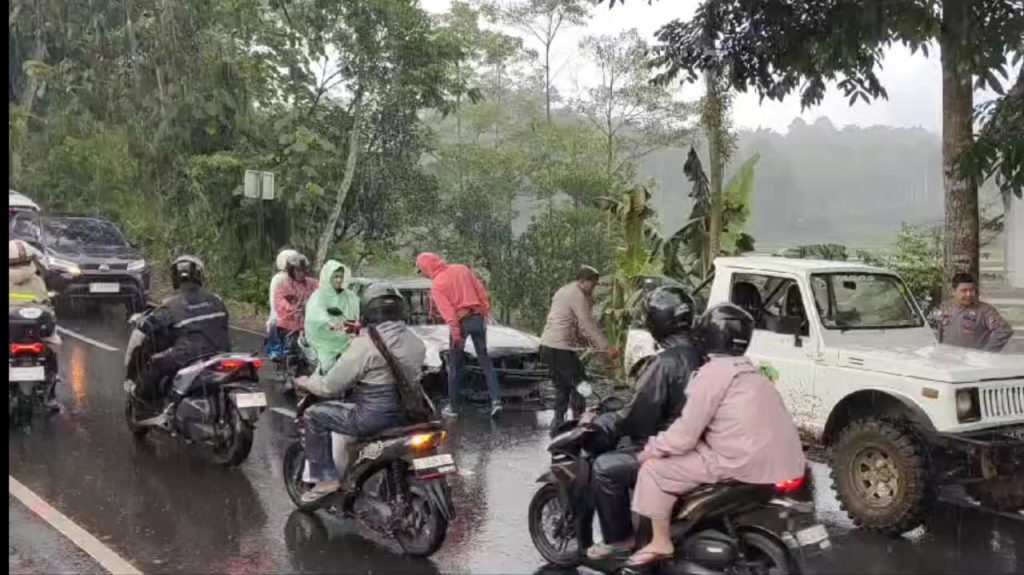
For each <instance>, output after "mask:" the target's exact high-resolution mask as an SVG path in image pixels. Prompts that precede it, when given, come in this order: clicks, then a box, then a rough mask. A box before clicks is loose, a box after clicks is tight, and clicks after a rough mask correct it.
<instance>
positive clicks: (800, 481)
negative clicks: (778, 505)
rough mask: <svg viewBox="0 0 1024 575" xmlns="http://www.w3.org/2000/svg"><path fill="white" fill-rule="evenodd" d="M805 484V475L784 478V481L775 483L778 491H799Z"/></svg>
mask: <svg viewBox="0 0 1024 575" xmlns="http://www.w3.org/2000/svg"><path fill="white" fill-rule="evenodd" d="M803 485H804V478H803V477H794V478H793V479H783V480H782V481H780V482H778V483H776V484H775V491H776V493H793V492H795V491H798V490H799V489H800V488H801V487H803Z"/></svg>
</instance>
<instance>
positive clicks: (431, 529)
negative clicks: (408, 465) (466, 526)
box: [394, 483, 448, 557]
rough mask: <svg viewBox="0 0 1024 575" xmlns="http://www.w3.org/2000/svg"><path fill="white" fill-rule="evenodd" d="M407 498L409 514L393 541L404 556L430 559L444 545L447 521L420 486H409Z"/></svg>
mask: <svg viewBox="0 0 1024 575" xmlns="http://www.w3.org/2000/svg"><path fill="white" fill-rule="evenodd" d="M408 497H409V501H408V505H409V508H408V509H409V514H408V516H407V517H405V518H404V519H403V520H402V522H401V524H400V527H399V528H398V529H396V530H395V532H394V536H395V539H396V540H397V541H398V543H399V545H400V546H401V548H402V551H403V552H404V553H405V554H406V555H409V556H412V557H430V556H431V555H433V554H434V553H436V552H437V550H438V549H440V548H441V545H442V544H443V543H444V538H445V536H446V535H447V533H448V520H447V519H445V518H444V516H443V515H441V510H439V509H437V508H435V507H434V505H433V504H432V503H431V502H430V499H429V498H428V497H427V493H426V489H425V488H424V487H423V486H422V485H419V484H418V483H413V484H412V485H410V486H409V494H408Z"/></svg>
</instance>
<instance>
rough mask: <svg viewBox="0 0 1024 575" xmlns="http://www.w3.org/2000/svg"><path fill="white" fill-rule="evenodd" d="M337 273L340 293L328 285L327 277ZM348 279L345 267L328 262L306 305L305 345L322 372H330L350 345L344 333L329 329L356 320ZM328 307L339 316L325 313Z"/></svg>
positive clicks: (356, 306) (355, 304) (355, 301)
mask: <svg viewBox="0 0 1024 575" xmlns="http://www.w3.org/2000/svg"><path fill="white" fill-rule="evenodd" d="M339 270H341V271H342V272H343V274H344V276H343V277H344V279H343V280H342V284H341V285H342V289H341V291H338V290H335V289H334V286H333V285H331V277H333V276H334V274H335V273H337V272H338V271H339ZM350 277H351V272H350V271H349V269H348V266H346V265H344V264H342V263H341V262H338V261H335V260H328V261H327V262H326V263H324V265H323V267H322V268H320V285H319V287H318V288H317V290H316V291H315V292H313V295H312V296H311V297H310V298H309V302H308V303H307V304H306V322H305V329H306V342H307V343H308V344H309V347H310V350H311V351H312V352H313V353H314V354H315V359H316V360H317V362H318V363H319V364H320V369H321V370H322V371H327V370H328V369H330V368H331V366H332V365H334V362H335V361H336V360H337V358H338V356H340V355H341V354H342V353H344V352H345V350H346V349H348V346H349V343H351V337H349V335H348V334H346V333H345V332H344V331H341V330H338V331H333V330H331V329H330V326H331V324H341V323H342V322H346V321H358V320H359V297H358V296H356V294H355V293H353V292H352V290H350V289H348V285H349V279H350ZM332 307H333V308H338V309H339V310H341V315H340V316H332V315H331V314H329V313H328V312H327V310H328V309H330V308H332Z"/></svg>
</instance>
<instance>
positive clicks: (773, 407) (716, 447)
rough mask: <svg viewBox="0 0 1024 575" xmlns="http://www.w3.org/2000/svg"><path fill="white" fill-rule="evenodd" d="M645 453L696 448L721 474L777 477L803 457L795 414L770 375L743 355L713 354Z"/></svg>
mask: <svg viewBox="0 0 1024 575" xmlns="http://www.w3.org/2000/svg"><path fill="white" fill-rule="evenodd" d="M645 451H646V452H648V455H651V454H658V455H669V456H671V455H683V454H686V453H688V452H690V451H696V452H697V454H698V455H699V456H700V457H701V459H703V460H704V463H705V464H706V465H707V467H708V470H709V471H711V472H712V473H714V474H715V475H717V476H719V477H721V478H722V479H734V480H737V481H742V482H744V483H776V482H779V481H782V480H785V479H792V478H794V477H801V476H803V474H804V467H805V465H806V460H805V459H804V452H803V447H802V445H801V443H800V437H799V435H798V434H797V430H796V425H795V424H794V423H793V418H792V417H791V416H790V414H789V411H787V410H786V406H785V405H784V404H783V402H782V396H781V395H779V392H778V390H776V389H775V385H774V384H772V382H771V380H769V379H768V378H766V377H764V376H763V375H760V374H759V373H758V371H757V368H756V367H754V364H753V363H751V361H750V359H748V358H746V357H713V358H712V359H711V360H710V361H709V362H708V363H706V364H705V365H704V367H702V368H701V369H700V371H698V372H697V374H696V375H694V377H693V379H692V380H690V383H689V385H687V387H686V404H685V406H684V407H683V412H682V414H681V415H680V416H679V419H677V420H675V421H674V422H673V423H672V425H671V426H670V427H669V428H668V429H666V430H665V431H663V432H661V433H659V434H658V435H657V436H655V437H652V438H651V439H650V440H649V441H648V442H647V447H646V448H645Z"/></svg>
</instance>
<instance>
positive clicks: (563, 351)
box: [540, 266, 619, 432]
mask: <svg viewBox="0 0 1024 575" xmlns="http://www.w3.org/2000/svg"><path fill="white" fill-rule="evenodd" d="M600 279H601V276H600V274H598V272H597V270H595V269H594V268H592V267H590V266H583V267H581V268H580V270H579V272H578V273H577V274H576V281H574V282H572V283H570V284H567V285H565V286H562V287H561V288H560V289H559V290H558V291H556V292H555V295H554V296H553V297H552V298H551V310H550V311H549V312H548V318H547V323H545V325H544V333H542V334H541V337H540V343H541V347H540V358H541V361H543V362H544V363H546V364H547V365H548V368H549V369H550V371H551V380H552V382H553V383H554V385H555V417H554V419H552V421H551V430H552V432H554V430H556V429H558V427H559V426H561V424H562V423H563V422H564V421H565V414H566V412H567V411H568V408H569V407H570V406H571V407H572V412H573V416H574V417H577V418H578V417H579V416H580V415H582V414H583V410H584V409H585V407H586V400H585V399H584V398H583V396H581V395H580V394H579V393H578V392H577V391H576V385H577V384H578V383H579V382H580V381H582V380H583V378H584V377H586V373H585V371H584V369H583V364H582V363H580V358H579V355H578V351H580V350H581V349H585V348H588V347H589V348H594V349H599V350H603V351H606V352H607V353H608V357H609V359H615V358H616V357H618V355H619V351H618V349H617V348H614V347H610V346H609V344H608V338H606V337H605V335H604V333H602V332H601V328H600V326H598V325H597V320H596V319H595V318H594V311H593V310H594V300H593V296H594V288H595V287H597V282H598V281H599V280H600Z"/></svg>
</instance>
